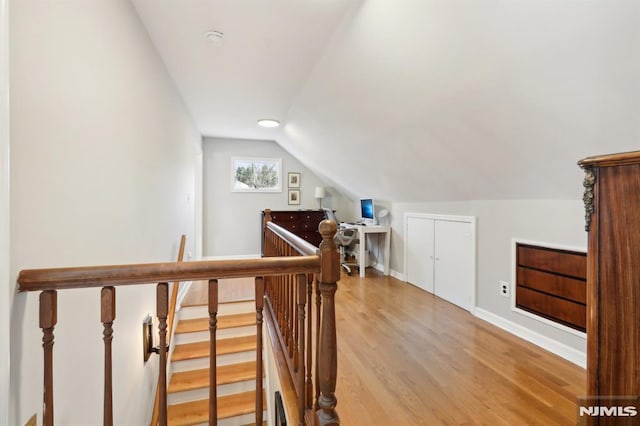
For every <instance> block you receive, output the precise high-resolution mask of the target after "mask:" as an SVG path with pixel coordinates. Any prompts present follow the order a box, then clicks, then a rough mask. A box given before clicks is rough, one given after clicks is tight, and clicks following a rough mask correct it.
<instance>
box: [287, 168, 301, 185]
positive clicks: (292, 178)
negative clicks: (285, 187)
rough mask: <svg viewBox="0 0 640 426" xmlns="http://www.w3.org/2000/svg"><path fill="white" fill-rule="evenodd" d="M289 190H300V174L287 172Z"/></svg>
mask: <svg viewBox="0 0 640 426" xmlns="http://www.w3.org/2000/svg"><path fill="white" fill-rule="evenodd" d="M289 188H300V173H298V172H289Z"/></svg>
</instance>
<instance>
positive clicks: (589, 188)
mask: <svg viewBox="0 0 640 426" xmlns="http://www.w3.org/2000/svg"><path fill="white" fill-rule="evenodd" d="M584 173H585V176H584V181H583V182H582V185H583V186H584V195H583V196H582V201H583V202H584V211H585V213H584V222H585V223H584V230H585V231H587V232H589V229H590V228H591V215H593V212H594V211H595V207H594V204H593V197H594V195H593V187H594V186H595V184H596V174H595V172H594V171H593V169H591V168H585V169H584Z"/></svg>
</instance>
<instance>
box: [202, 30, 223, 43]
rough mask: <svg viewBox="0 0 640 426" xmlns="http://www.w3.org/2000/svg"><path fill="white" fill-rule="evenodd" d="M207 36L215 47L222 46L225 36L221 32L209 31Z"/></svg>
mask: <svg viewBox="0 0 640 426" xmlns="http://www.w3.org/2000/svg"><path fill="white" fill-rule="evenodd" d="M205 36H206V37H207V39H208V40H209V41H210V42H211V43H213V44H214V45H215V46H221V45H222V42H223V40H224V34H223V33H221V32H220V31H213V30H212V31H207V33H206V34H205Z"/></svg>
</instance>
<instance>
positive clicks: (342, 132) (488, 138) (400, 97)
mask: <svg viewBox="0 0 640 426" xmlns="http://www.w3.org/2000/svg"><path fill="white" fill-rule="evenodd" d="M133 3H134V6H135V7H136V9H137V11H138V14H139V15H140V18H141V20H142V22H143V24H144V25H145V27H146V28H147V30H148V32H149V34H150V36H151V39H152V41H153V43H154V45H155V46H156V48H157V50H158V52H159V54H160V55H161V57H162V58H163V60H164V62H165V64H166V66H167V69H168V71H169V73H170V75H171V76H172V78H173V79H174V81H175V83H176V86H177V87H178V90H179V91H180V93H181V95H182V97H183V99H184V102H185V104H186V106H187V108H188V109H189V110H190V112H191V114H192V115H193V117H194V119H195V121H196V124H197V126H198V128H199V129H200V131H201V132H202V134H203V135H205V136H218V137H233V138H252V139H270V140H276V141H277V142H278V143H279V144H280V145H281V146H283V147H284V148H285V149H286V150H288V151H289V152H290V153H292V154H293V155H295V156H296V157H297V158H299V159H300V160H301V161H302V162H303V163H305V164H306V165H307V166H308V167H310V168H311V169H312V170H314V171H315V172H316V173H317V174H318V175H320V176H321V177H323V178H325V179H326V180H327V181H328V182H330V183H331V184H332V185H334V186H335V187H337V188H338V189H340V190H342V191H343V192H344V193H345V194H346V195H348V196H351V197H354V198H357V197H360V196H372V197H375V198H377V199H385V200H390V201H435V200H470V199H532V198H577V197H578V196H579V194H580V191H581V187H580V182H581V174H580V171H579V170H578V168H577V166H576V161H577V160H579V159H580V158H582V157H584V156H588V155H594V154H603V153H608V152H618V151H628V150H634V149H639V148H640V2H639V1H636V0H628V1H625V0H591V1H580V0H553V1H550V0H398V1H390V0H187V1H176V0H133ZM211 30H215V31H219V32H222V33H223V34H224V39H223V42H222V43H221V44H219V43H218V44H216V43H213V42H212V41H211V40H209V39H208V38H207V37H206V36H205V35H206V33H207V32H208V31H211ZM259 118H277V119H279V120H280V121H281V122H282V123H283V125H282V126H281V127H280V128H279V129H275V130H274V129H261V128H259V127H257V126H256V121H257V120H258V119H259Z"/></svg>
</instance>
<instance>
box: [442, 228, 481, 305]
mask: <svg viewBox="0 0 640 426" xmlns="http://www.w3.org/2000/svg"><path fill="white" fill-rule="evenodd" d="M434 234H435V242H436V244H435V267H434V271H435V294H436V296H438V297H441V298H443V299H445V300H447V301H449V302H451V303H453V304H455V305H458V306H460V307H461V308H463V309H466V310H467V311H470V310H471V305H472V300H471V299H472V297H473V280H474V273H473V265H474V261H473V256H474V247H473V244H474V242H473V241H474V240H473V226H472V224H471V223H469V222H455V221H449V220H436V221H435V232H434Z"/></svg>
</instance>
